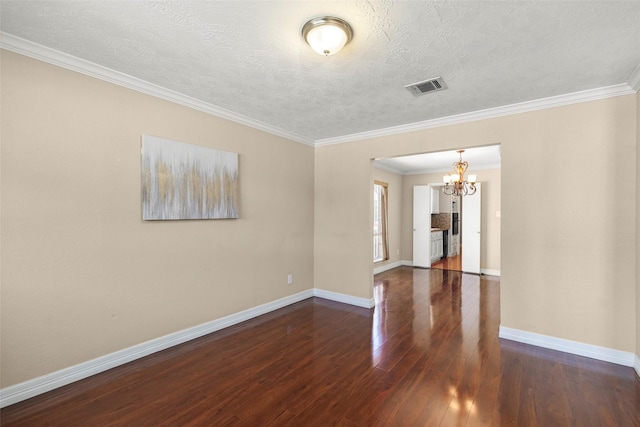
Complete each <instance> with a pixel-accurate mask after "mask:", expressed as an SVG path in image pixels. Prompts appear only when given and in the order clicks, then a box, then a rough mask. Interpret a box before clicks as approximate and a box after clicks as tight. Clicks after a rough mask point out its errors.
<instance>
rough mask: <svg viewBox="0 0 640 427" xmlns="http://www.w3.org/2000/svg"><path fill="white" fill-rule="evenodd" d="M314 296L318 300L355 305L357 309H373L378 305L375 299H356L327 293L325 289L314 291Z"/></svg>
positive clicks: (331, 292) (335, 293) (345, 295)
mask: <svg viewBox="0 0 640 427" xmlns="http://www.w3.org/2000/svg"><path fill="white" fill-rule="evenodd" d="M313 296H315V297H318V298H324V299H329V300H331V301H337V302H343V303H345V304H350V305H355V306H357V307H364V308H372V307H374V306H375V305H376V303H375V300H374V299H373V298H370V299H367V298H361V297H354V296H352V295H347V294H341V293H339V292H333V291H325V290H324V289H318V288H314V289H313Z"/></svg>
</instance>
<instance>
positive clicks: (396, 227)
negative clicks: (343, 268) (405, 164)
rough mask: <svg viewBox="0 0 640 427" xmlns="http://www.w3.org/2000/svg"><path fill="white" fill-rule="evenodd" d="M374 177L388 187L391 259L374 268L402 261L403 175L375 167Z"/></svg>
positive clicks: (388, 230) (388, 229)
mask: <svg viewBox="0 0 640 427" xmlns="http://www.w3.org/2000/svg"><path fill="white" fill-rule="evenodd" d="M373 179H374V180H377V181H382V182H386V183H387V184H389V187H388V195H389V200H388V210H389V217H388V221H387V224H388V226H387V232H388V236H389V259H388V260H387V261H382V262H377V263H375V264H374V268H379V267H382V266H385V265H387V264H392V263H395V262H399V261H401V259H402V258H401V257H400V254H401V252H400V248H401V245H402V240H401V239H402V228H401V225H402V224H401V222H402V206H403V203H402V202H403V200H402V175H398V174H395V173H392V172H389V171H386V170H382V169H378V168H375V167H374V168H373ZM372 197H373V196H372Z"/></svg>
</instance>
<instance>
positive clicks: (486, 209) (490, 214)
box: [402, 159, 500, 271]
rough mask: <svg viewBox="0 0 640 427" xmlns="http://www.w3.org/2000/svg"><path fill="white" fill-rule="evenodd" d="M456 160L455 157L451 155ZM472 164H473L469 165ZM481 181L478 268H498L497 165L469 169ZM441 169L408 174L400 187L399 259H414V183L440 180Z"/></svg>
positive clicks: (422, 183) (420, 183)
mask: <svg viewBox="0 0 640 427" xmlns="http://www.w3.org/2000/svg"><path fill="white" fill-rule="evenodd" d="M454 160H455V159H454ZM471 166H473V165H471ZM469 172H470V173H473V174H476V175H478V181H479V182H481V183H482V199H481V201H480V205H481V215H482V220H481V226H480V227H481V232H482V234H481V241H480V268H481V269H484V270H494V271H499V270H500V218H498V217H496V211H499V210H500V169H484V170H475V171H474V170H471V169H470V170H469ZM442 175H443V174H442V173H433V174H421V175H407V176H405V177H404V181H403V189H402V194H403V196H402V200H403V203H402V224H403V227H402V259H404V260H408V261H411V260H413V186H414V185H426V184H439V183H440V182H441V181H442Z"/></svg>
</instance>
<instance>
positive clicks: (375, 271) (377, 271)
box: [373, 261, 402, 274]
mask: <svg viewBox="0 0 640 427" xmlns="http://www.w3.org/2000/svg"><path fill="white" fill-rule="evenodd" d="M401 265H402V261H396V262H390V263H389V264H385V265H381V266H379V267H374V269H373V274H380V273H382V272H384V271H387V270H391V269H392V268H396V267H400V266H401Z"/></svg>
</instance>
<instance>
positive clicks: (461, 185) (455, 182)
mask: <svg viewBox="0 0 640 427" xmlns="http://www.w3.org/2000/svg"><path fill="white" fill-rule="evenodd" d="M456 153H458V154H459V155H460V160H459V161H457V162H453V170H454V173H453V174H448V175H444V176H443V177H442V180H443V181H444V188H443V189H442V192H443V193H444V194H446V195H447V196H456V197H457V196H471V195H472V194H474V193H475V192H476V176H475V175H469V180H468V181H466V180H465V179H464V173H465V172H466V171H467V168H468V167H469V162H463V161H462V153H464V150H457V151H456Z"/></svg>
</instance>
